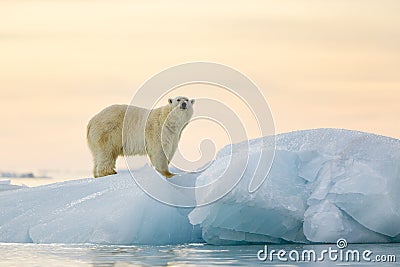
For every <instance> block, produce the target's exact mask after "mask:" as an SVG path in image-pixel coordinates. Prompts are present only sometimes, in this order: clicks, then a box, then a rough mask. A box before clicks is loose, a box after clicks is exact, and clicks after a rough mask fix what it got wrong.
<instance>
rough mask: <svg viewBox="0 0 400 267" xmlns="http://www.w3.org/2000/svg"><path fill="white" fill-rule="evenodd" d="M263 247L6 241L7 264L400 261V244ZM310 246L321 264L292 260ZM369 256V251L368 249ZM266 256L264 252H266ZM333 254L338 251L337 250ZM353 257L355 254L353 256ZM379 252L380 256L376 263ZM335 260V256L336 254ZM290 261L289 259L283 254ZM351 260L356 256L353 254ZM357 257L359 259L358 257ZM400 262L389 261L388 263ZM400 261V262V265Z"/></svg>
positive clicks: (2, 259)
mask: <svg viewBox="0 0 400 267" xmlns="http://www.w3.org/2000/svg"><path fill="white" fill-rule="evenodd" d="M329 247H331V249H335V250H337V251H338V252H337V255H338V258H337V259H336V260H330V259H329V257H328V254H327V253H326V254H325V257H324V259H323V260H321V261H318V257H320V258H321V252H322V251H323V250H325V249H326V250H328V249H329ZM263 249H264V246H262V245H252V246H211V245H205V244H187V245H174V246H111V245H92V244H87V245H81V244H80V245H70V244H50V245H42V244H40V245H39V244H6V243H0V265H1V266H60V267H62V266H198V265H200V266H212V265H214V266H263V265H269V266H321V265H324V266H354V265H356V266H394V265H400V264H399V263H400V243H399V244H367V245H366V244H363V245H361V244H350V245H348V246H347V247H346V248H344V249H338V247H337V246H336V244H332V245H329V244H324V245H271V246H268V247H267V249H268V252H271V250H276V251H279V250H285V251H286V259H287V260H288V261H280V260H279V259H278V258H277V255H275V256H273V259H272V261H271V260H270V259H267V260H266V261H260V260H259V259H258V257H257V253H258V251H259V250H263ZM304 250H308V251H310V250H313V251H315V252H316V255H317V262H314V261H311V262H310V261H309V260H308V258H305V260H304V261H301V262H300V261H299V262H297V261H292V260H290V259H289V253H292V254H291V255H292V258H296V252H293V251H298V252H299V259H300V257H301V255H302V254H301V253H302V251H304ZM341 250H342V252H343V253H342V254H343V255H346V251H348V250H353V251H354V250H357V251H359V253H360V257H361V259H360V261H345V256H343V259H342V260H340V258H339V256H340V255H339V252H340V251H341ZM366 250H370V251H371V252H372V254H370V255H369V259H370V260H371V261H370V262H366V261H364V260H363V259H362V253H363V252H364V251H366ZM367 254H369V253H368V252H367ZM260 255H261V256H262V255H264V254H260ZM332 255H333V254H332ZM349 255H350V254H349ZM376 256H379V260H386V262H378V261H376V259H377V258H376ZM333 258H334V257H333ZM282 259H285V257H282ZM349 259H350V260H351V259H352V258H351V257H349ZM354 259H355V258H354ZM389 260H390V261H396V262H387V261H389ZM397 262H398V263H397Z"/></svg>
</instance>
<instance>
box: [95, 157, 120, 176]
mask: <svg viewBox="0 0 400 267" xmlns="http://www.w3.org/2000/svg"><path fill="white" fill-rule="evenodd" d="M117 157H118V156H117V155H114V154H112V155H105V154H102V155H100V156H99V157H98V158H97V159H96V162H95V168H96V170H95V171H94V172H95V173H94V177H95V178H97V177H103V176H107V175H113V174H116V173H117V172H116V171H115V162H116V160H117Z"/></svg>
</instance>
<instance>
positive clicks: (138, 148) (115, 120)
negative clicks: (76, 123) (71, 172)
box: [87, 96, 195, 178]
mask: <svg viewBox="0 0 400 267" xmlns="http://www.w3.org/2000/svg"><path fill="white" fill-rule="evenodd" d="M194 102H195V100H194V99H191V100H189V99H188V98H187V97H182V96H179V97H176V98H174V99H168V104H167V105H165V106H162V107H160V108H156V109H151V110H149V109H145V108H140V107H135V106H129V105H112V106H109V107H107V108H105V109H103V110H102V111H100V113H98V114H96V115H95V116H94V117H93V118H92V119H91V120H90V121H89V123H88V126H87V142H88V146H89V148H90V150H91V152H92V155H93V161H94V168H93V175H94V177H102V176H107V175H111V174H116V171H115V162H116V160H117V157H118V156H123V155H125V156H131V155H146V154H147V155H148V156H149V158H150V161H151V164H152V165H153V166H154V167H155V169H156V170H157V171H158V172H159V173H161V174H162V175H163V176H165V177H166V178H170V177H172V176H173V175H174V174H172V173H170V172H169V170H168V164H169V163H170V160H171V159H172V157H173V155H174V154H175V151H176V149H177V147H178V143H179V139H180V137H181V133H182V130H183V129H184V128H185V127H186V125H187V124H188V123H189V120H190V119H191V117H192V115H193V104H194ZM124 118H125V120H124Z"/></svg>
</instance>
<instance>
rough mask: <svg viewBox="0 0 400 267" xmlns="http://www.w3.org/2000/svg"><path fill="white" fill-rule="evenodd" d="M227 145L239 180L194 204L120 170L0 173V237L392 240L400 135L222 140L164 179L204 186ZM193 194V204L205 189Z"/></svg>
mask: <svg viewBox="0 0 400 267" xmlns="http://www.w3.org/2000/svg"><path fill="white" fill-rule="evenodd" d="M271 144H275V157H274V161H273V163H272V166H271V169H270V171H269V173H268V176H267V178H266V180H265V181H264V183H262V184H261V186H260V187H258V190H256V191H254V192H253V191H251V192H250V191H249V184H250V183H251V179H252V176H253V174H254V173H256V172H255V169H256V168H259V167H261V168H263V167H264V168H267V167H266V165H267V164H265V163H264V164H263V162H258V159H259V155H260V153H262V152H263V151H267V150H270V149H271ZM232 147H234V149H232ZM232 151H234V152H233V153H236V155H235V160H236V161H240V160H245V161H246V162H247V166H246V169H245V170H244V171H243V170H239V169H238V170H237V171H238V173H243V176H242V178H241V180H240V181H239V182H238V184H237V185H236V186H235V187H233V189H232V190H231V191H229V192H227V194H226V195H225V196H223V197H222V198H220V199H219V200H217V201H215V202H212V203H211V204H208V205H204V206H200V205H198V206H196V207H193V208H182V207H174V206H171V205H167V204H164V203H162V202H159V201H157V200H155V199H153V198H152V197H150V196H149V195H147V194H146V193H145V192H144V191H143V190H142V189H141V188H140V187H139V186H138V185H137V184H136V182H135V180H134V179H132V177H131V174H130V173H129V172H127V171H122V172H119V173H118V174H116V175H112V176H107V177H103V178H97V179H92V178H88V179H81V180H72V181H67V182H62V183H55V184H50V185H44V186H39V187H31V188H29V187H18V186H12V185H10V182H9V181H8V180H4V181H3V182H0V242H33V243H100V244H123V245H125V244H126V245H128V244H148V245H163V244H183V243H198V242H207V243H209V244H215V245H235V244H253V243H288V242H289V243H290V242H291V243H304V244H309V243H321V242H322V243H334V242H336V241H337V240H338V239H339V238H345V239H346V240H347V241H348V242H349V243H384V242H400V193H399V192H400V140H397V139H393V138H389V137H384V136H379V135H375V134H370V133H363V132H358V131H350V130H342V129H314V130H304V131H297V132H291V133H284V134H279V135H276V136H268V137H263V138H259V139H254V140H249V141H246V142H243V143H238V144H233V145H228V146H226V147H225V148H223V149H221V150H220V151H219V152H218V154H217V156H216V159H215V160H214V161H213V162H212V163H210V165H209V167H208V168H207V169H205V170H204V171H202V172H199V173H185V174H181V175H177V176H176V177H174V178H173V179H170V180H168V181H169V182H171V183H174V184H177V185H181V186H186V187H193V186H194V185H196V186H198V187H200V186H203V185H205V184H209V183H211V182H213V181H215V180H216V179H217V178H218V177H219V176H220V175H221V173H222V172H224V170H225V169H226V165H227V164H229V159H230V158H232V155H231V154H230V153H231V152H232ZM243 151H246V153H243ZM241 166H242V165H241V164H237V165H236V164H234V165H233V168H240V167H241ZM132 174H133V175H134V176H135V177H142V178H146V177H150V176H151V175H154V170H153V168H152V167H150V166H147V165H146V166H144V167H142V168H140V169H137V170H133V171H132ZM1 187H3V189H1ZM211 190H216V191H218V190H221V189H220V188H217V187H212V189H211ZM203 193H204V192H203ZM209 193H210V194H212V193H213V192H209ZM194 194H195V195H194V196H193V198H194V199H195V200H196V201H198V202H197V203H204V201H202V199H200V198H202V197H208V195H205V194H196V191H194Z"/></svg>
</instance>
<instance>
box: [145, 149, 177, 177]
mask: <svg viewBox="0 0 400 267" xmlns="http://www.w3.org/2000/svg"><path fill="white" fill-rule="evenodd" d="M149 156H150V160H151V163H152V164H153V166H154V168H155V169H156V170H157V171H158V172H159V173H161V174H162V175H163V176H164V177H165V178H171V177H172V176H174V175H175V174H173V173H171V172H170V171H169V170H168V159H167V157H166V156H165V154H164V151H163V150H162V149H158V150H157V152H156V153H153V154H152V155H149Z"/></svg>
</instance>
